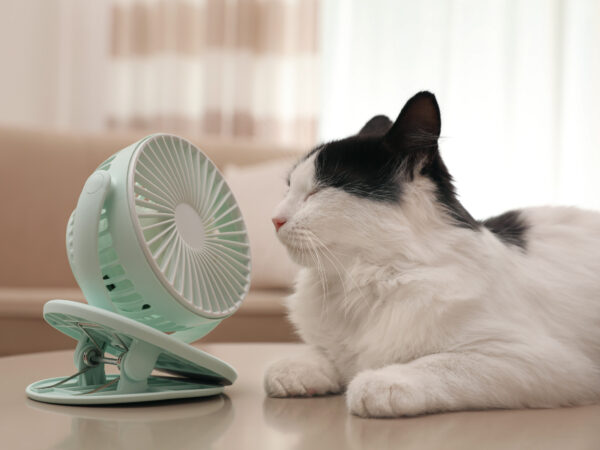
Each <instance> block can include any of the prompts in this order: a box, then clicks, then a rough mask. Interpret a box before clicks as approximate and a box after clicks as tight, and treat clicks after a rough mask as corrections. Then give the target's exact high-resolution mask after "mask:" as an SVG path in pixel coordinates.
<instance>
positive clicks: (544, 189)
mask: <svg viewBox="0 0 600 450" xmlns="http://www.w3.org/2000/svg"><path fill="white" fill-rule="evenodd" d="M322 8H323V11H322V15H321V35H322V39H321V41H322V45H323V48H322V80H323V83H322V92H321V94H322V95H321V101H322V103H321V122H320V125H321V127H320V135H321V138H322V139H324V140H327V139H334V138H338V137H341V136H345V135H347V134H349V133H354V132H356V131H357V130H358V129H359V128H360V127H361V126H362V125H363V123H364V122H365V121H366V120H367V119H368V118H370V117H371V116H373V115H375V114H379V113H385V114H387V115H389V116H390V118H392V119H393V118H395V117H396V116H397V114H398V112H399V110H400V108H401V107H402V105H403V103H404V101H405V100H406V99H408V98H409V97H410V96H411V95H412V94H414V93H415V92H417V91H419V90H425V89H427V90H431V91H433V92H434V93H436V95H437V97H438V101H439V103H440V105H441V107H442V134H443V139H442V141H441V148H442V152H443V156H444V159H445V160H446V162H447V164H448V166H449V168H450V170H451V172H452V173H453V174H454V176H455V178H456V180H457V187H458V190H459V193H460V194H461V199H462V201H463V203H464V204H465V206H466V207H467V209H469V210H470V211H471V212H472V213H473V214H474V215H475V216H477V217H484V216H487V215H491V214H495V213H498V212H501V211H503V210H505V209H509V208H513V207H518V206H527V205H537V204H559V203H560V204H574V205H580V206H585V207H591V208H600V2H598V1H596V0H572V1H569V0H562V1H561V0H513V1H503V0H470V1H468V0H462V1H460V0H425V1H419V2H415V1H410V0H373V1H369V2H365V1H361V0H325V1H324V2H323V3H322Z"/></svg>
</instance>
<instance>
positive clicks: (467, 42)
mask: <svg viewBox="0 0 600 450" xmlns="http://www.w3.org/2000/svg"><path fill="white" fill-rule="evenodd" d="M0 20H1V26H0V55H1V56H2V61H3V62H4V63H3V66H2V71H1V73H0V99H1V101H0V123H1V124H10V125H16V126H26V127H43V128H58V129H64V130H69V129H76V130H96V131H105V132H107V133H109V132H111V130H115V129H131V128H143V129H152V130H164V131H174V132H178V133H180V134H184V135H185V134H193V135H211V136H212V135H214V136H222V137H235V138H239V139H247V140H255V141H260V142H271V143H276V144H282V145H283V146H286V145H289V146H294V147H297V146H301V147H305V148H307V149H308V148H309V147H310V146H312V145H314V144H315V143H317V142H319V141H322V140H329V139H334V138H339V137H343V136H345V135H348V134H350V133H354V132H356V131H357V130H358V129H359V128H360V126H361V125H362V124H363V123H364V122H365V121H366V120H367V119H368V118H370V117H371V116H372V115H374V114H379V113H385V114H388V115H389V116H390V117H395V116H396V115H397V114H398V112H399V110H400V108H401V106H402V105H403V103H404V101H405V100H406V99H407V98H408V97H409V96H410V95H412V94H413V93H414V92H416V91H418V90H423V89H428V90H432V91H433V92H435V93H436V94H437V96H438V100H439V102H440V105H441V107H442V119H443V129H442V133H443V139H442V143H441V145H442V151H443V155H444V158H445V159H446V161H447V163H448V165H449V167H450V169H451V171H452V172H453V173H454V175H455V178H456V179H457V184H458V188H459V193H461V195H462V199H463V201H464V203H465V205H466V207H467V208H468V209H470V210H471V211H472V212H473V214H474V215H475V216H478V217H482V216H485V215H490V214H494V213H498V212H501V211H502V210H504V209H507V208H510V207H515V206H523V205H529V204H545V203H568V204H577V205H581V206H586V207H592V208H598V207H600V195H599V193H600V177H599V176H598V175H597V173H598V172H599V171H600V131H599V125H600V84H599V81H598V80H600V50H599V48H600V2H598V1H596V0H424V1H419V2H415V1H408V0H372V1H368V2H367V1H361V0H170V1H166V0H162V1H161V0H143V1H142V0H136V1H133V0H112V1H108V0H104V1H94V2H89V1H77V0H23V1H17V0H4V1H2V2H0ZM82 151H84V150H82Z"/></svg>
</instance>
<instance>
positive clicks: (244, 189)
mask: <svg viewBox="0 0 600 450" xmlns="http://www.w3.org/2000/svg"><path fill="white" fill-rule="evenodd" d="M294 161H295V158H293V159H282V160H276V161H269V162H265V163H262V164H256V165H252V166H246V167H239V166H233V165H228V166H226V167H225V179H226V180H227V183H228V184H229V186H230V187H231V190H232V191H233V194H234V195H235V198H236V200H237V201H238V203H239V205H240V209H241V210H242V215H243V216H244V221H245V222H246V227H247V228H248V236H249V239H250V251H251V253H252V273H251V276H252V286H253V287H256V288H265V287H279V288H289V287H291V286H292V283H293V280H294V278H295V275H296V273H297V272H298V266H297V265H296V264H295V263H294V262H293V261H292V260H291V259H290V257H289V256H288V253H287V251H286V250H285V247H284V246H283V245H282V244H281V242H279V240H278V239H277V236H276V235H275V230H274V228H273V223H272V222H271V217H272V216H273V209H274V208H275V206H277V204H278V203H279V202H280V201H281V199H282V198H283V197H284V195H285V191H286V184H285V177H286V174H287V172H288V171H289V169H290V167H291V165H292V163H293V162H294Z"/></svg>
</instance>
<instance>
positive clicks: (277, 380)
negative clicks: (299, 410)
mask: <svg viewBox="0 0 600 450" xmlns="http://www.w3.org/2000/svg"><path fill="white" fill-rule="evenodd" d="M264 386H265V391H266V393H267V395H268V396H269V397H310V396H313V395H325V394H339V393H340V392H342V391H343V389H344V386H343V383H342V380H341V377H340V375H339V374H338V371H337V369H336V368H335V367H334V366H333V364H332V363H331V361H329V360H328V359H327V358H326V357H325V356H324V355H323V354H322V353H321V352H320V351H319V350H317V349H314V348H308V349H307V350H306V351H304V352H302V353H300V354H298V355H295V356H290V357H287V358H284V359H281V360H279V361H276V362H275V363H273V364H271V365H270V366H269V367H268V368H267V371H266V373H265V378H264Z"/></svg>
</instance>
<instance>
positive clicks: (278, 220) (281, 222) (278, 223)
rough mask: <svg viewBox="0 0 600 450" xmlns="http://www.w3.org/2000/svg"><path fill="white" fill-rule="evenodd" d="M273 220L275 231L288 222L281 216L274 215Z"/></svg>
mask: <svg viewBox="0 0 600 450" xmlns="http://www.w3.org/2000/svg"><path fill="white" fill-rule="evenodd" d="M271 220H272V221H273V225H275V231H279V229H280V228H281V227H282V226H283V225H285V222H287V221H286V220H285V219H283V218H281V217H273V218H272V219H271Z"/></svg>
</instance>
